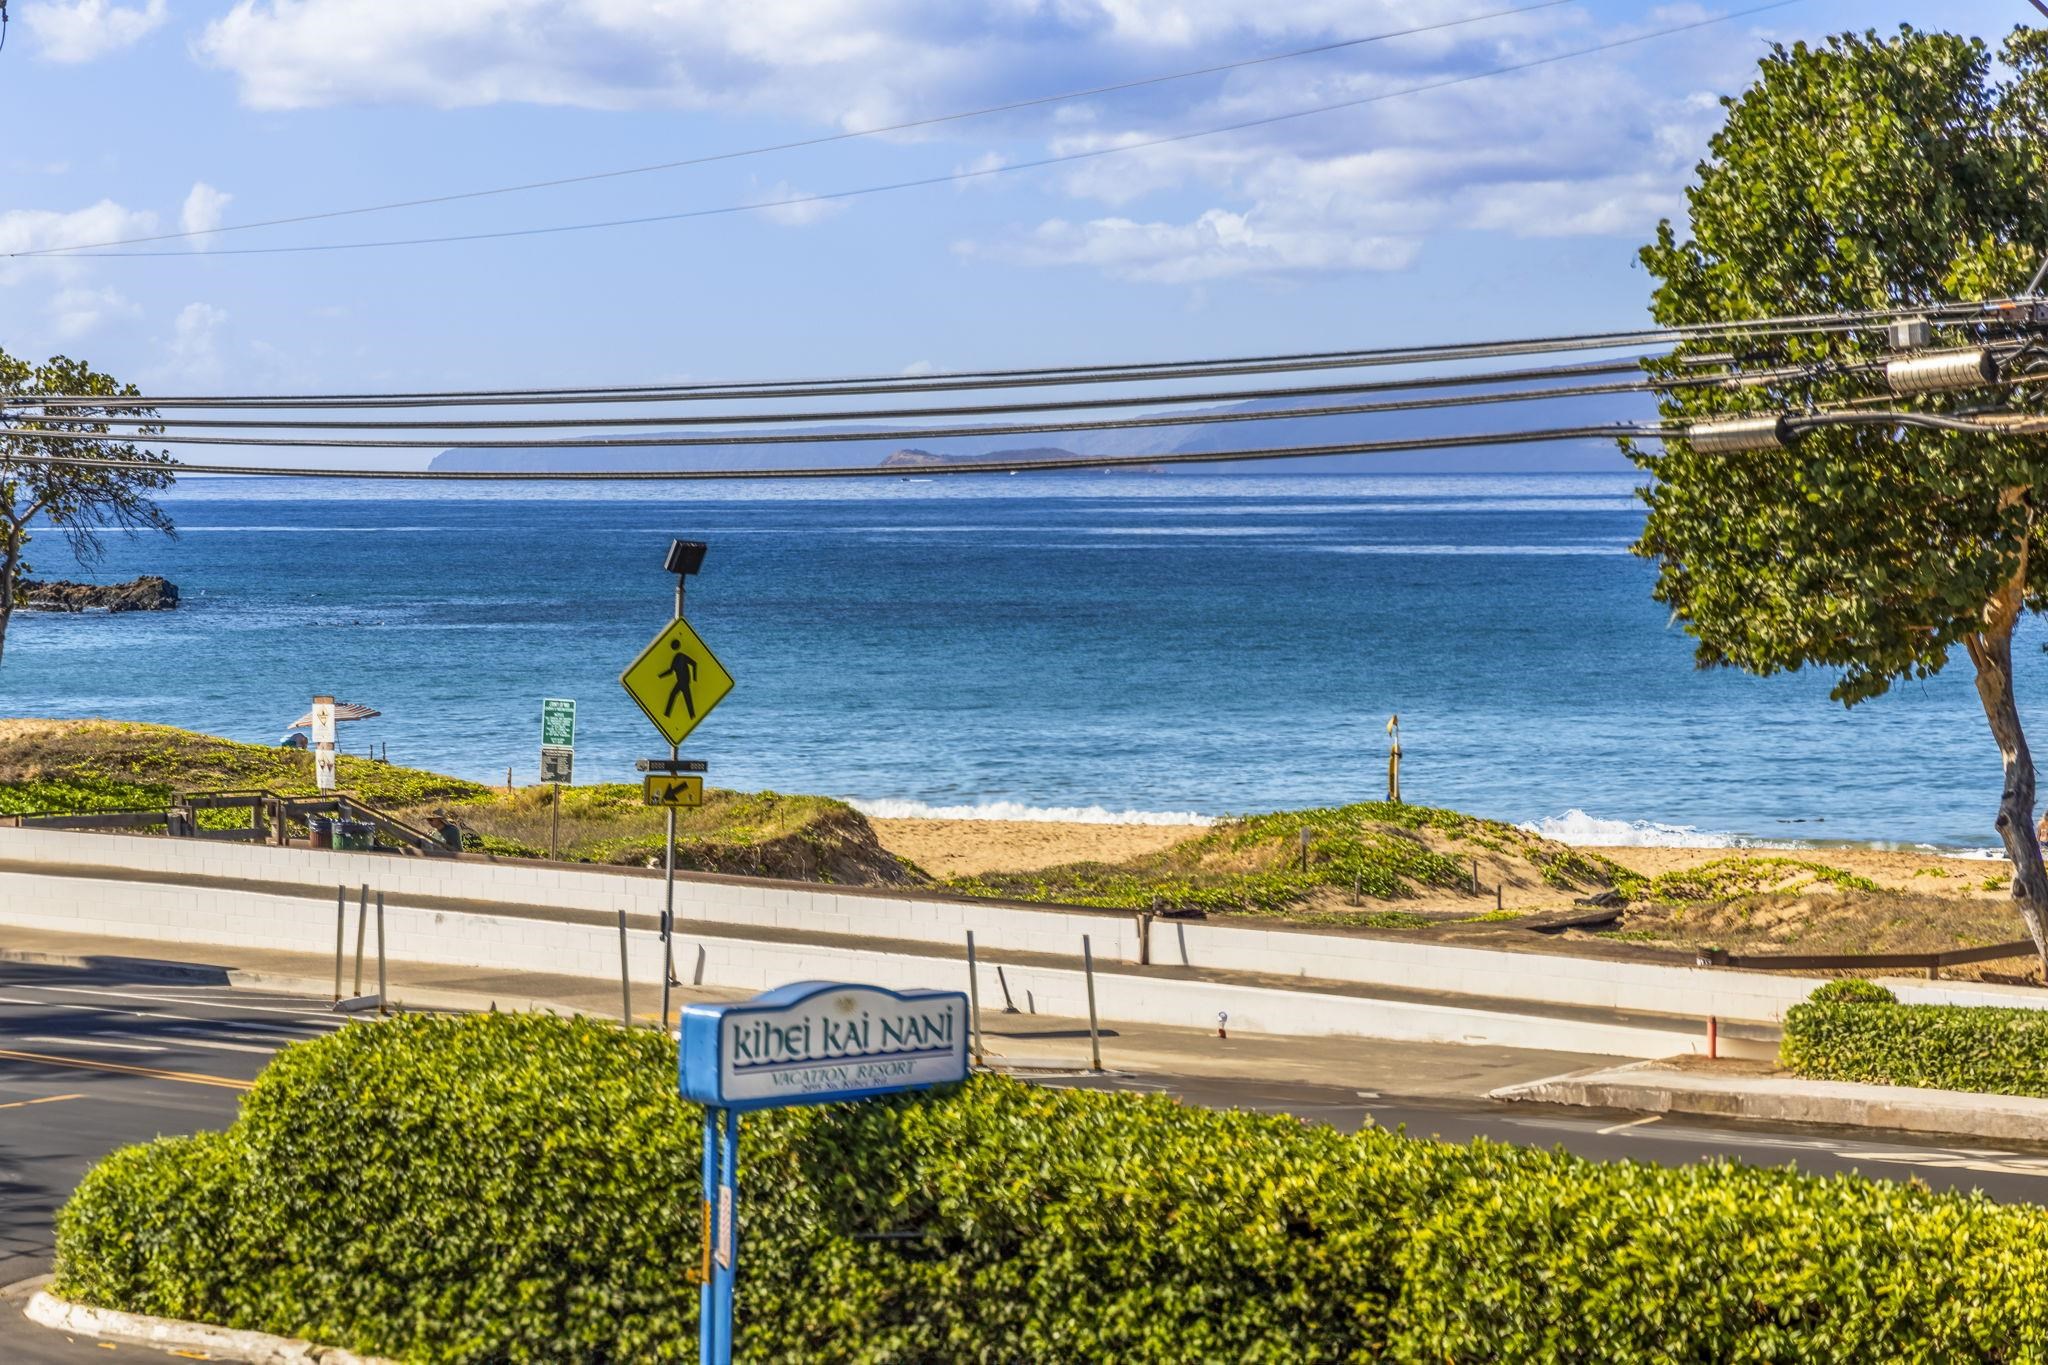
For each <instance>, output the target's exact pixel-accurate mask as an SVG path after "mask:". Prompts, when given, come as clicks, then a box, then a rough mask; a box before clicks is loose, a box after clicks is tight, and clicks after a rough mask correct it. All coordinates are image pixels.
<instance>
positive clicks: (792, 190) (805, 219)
mask: <svg viewBox="0 0 2048 1365" xmlns="http://www.w3.org/2000/svg"><path fill="white" fill-rule="evenodd" d="M747 202H748V203H749V204H759V205H761V216H762V217H763V218H766V219H767V220H768V221H769V222H771V223H780V224H781V225H782V226H784V227H808V226H809V225H811V224H812V223H815V222H817V221H818V220H819V219H821V218H830V217H831V216H832V215H833V214H835V213H838V212H839V211H840V210H841V209H844V208H845V207H846V201H845V200H843V199H813V198H810V197H809V196H808V194H807V192H806V191H804V190H800V189H798V188H797V187H796V186H794V185H792V184H790V183H789V182H788V181H787V180H781V181H777V182H776V183H775V184H773V185H770V186H768V187H767V188H766V189H762V190H756V191H755V192H754V193H752V194H750V195H748V196H747Z"/></svg>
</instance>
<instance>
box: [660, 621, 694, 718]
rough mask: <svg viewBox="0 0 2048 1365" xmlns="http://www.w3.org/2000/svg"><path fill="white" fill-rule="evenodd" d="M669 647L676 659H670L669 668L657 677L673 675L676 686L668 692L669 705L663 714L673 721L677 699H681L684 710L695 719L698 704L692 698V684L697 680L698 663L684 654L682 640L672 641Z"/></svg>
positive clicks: (663, 709) (663, 710) (665, 707)
mask: <svg viewBox="0 0 2048 1365" xmlns="http://www.w3.org/2000/svg"><path fill="white" fill-rule="evenodd" d="M668 647H669V648H670V649H672V650H674V651H675V652H676V653H675V657H674V658H673V659H670V660H669V661H668V667H667V668H664V669H662V670H661V672H660V673H659V674H657V675H656V676H657V677H663V678H665V677H667V676H668V675H669V674H671V673H673V674H675V678H676V685H675V686H674V687H671V688H670V689H669V690H668V704H667V705H665V706H663V707H662V708H661V713H662V714H663V715H664V716H668V717H670V718H671V719H673V718H674V716H675V713H676V698H677V697H681V698H682V699H683V710H684V711H685V712H687V713H688V714H689V715H690V716H691V717H692V718H693V719H694V718H695V717H696V714H697V703H696V702H695V701H693V700H692V699H691V697H690V684H691V683H693V682H695V681H696V680H697V661H696V660H695V659H693V658H691V657H690V656H689V655H687V654H685V653H683V642H682V641H681V640H670V641H669V642H668Z"/></svg>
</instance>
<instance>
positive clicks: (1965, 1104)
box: [1487, 1062, 2048, 1146]
mask: <svg viewBox="0 0 2048 1365" xmlns="http://www.w3.org/2000/svg"><path fill="white" fill-rule="evenodd" d="M1487 1098H1488V1099H1492V1100H1504V1101H1508V1102H1511V1103H1512V1102H1522V1103H1531V1102H1533V1103H1537V1104H1561V1105H1570V1106H1573V1107H1576V1108H1583V1109H1609V1110H1613V1109H1621V1110H1630V1111H1633V1112H1636V1113H1642V1114H1689V1115H1695V1116H1698V1117H1703V1118H1721V1119H1745V1120H1751V1121H1755V1122H1763V1123H1798V1124H1809V1125H1813V1126H1816V1127H1826V1128H1869V1129H1876V1130H1879V1131H1883V1132H1891V1133H1926V1134H1933V1135H1937V1136H1942V1137H1959V1138H1978V1139H1982V1138H1989V1139H1992V1140H1994V1141H1998V1142H2018V1143H2025V1144H2027V1145H2029V1146H2039V1145H2040V1144H2041V1142H2042V1141H2043V1140H2044V1137H2048V1100H2042V1099H2031V1098H2027V1097H2024V1096H2018V1095H1991V1094H1980V1093H1977V1092H1974V1091H1961V1090H1918V1089H1914V1088H1911V1087H1908V1086H1899V1085H1856V1084H1852V1083H1850V1082H1847V1081H1813V1080H1806V1079H1803V1078H1800V1077H1796V1076H1746V1077H1732V1076H1713V1075H1711V1074H1704V1073H1698V1072H1688V1071H1672V1070H1667V1069H1664V1068H1663V1067H1662V1066H1661V1065H1660V1064H1659V1063H1657V1062H1639V1063H1636V1064H1635V1065H1633V1066H1620V1067H1596V1068H1593V1069H1590V1070H1586V1071H1574V1072H1569V1073H1566V1074H1565V1075H1562V1076H1551V1077H1548V1078H1546V1079H1544V1080H1540V1081H1529V1082H1526V1083H1524V1084H1521V1085H1509V1086H1503V1087H1501V1088H1500V1089H1498V1090H1495V1091H1492V1092H1490V1093H1489V1094H1488V1095H1487Z"/></svg>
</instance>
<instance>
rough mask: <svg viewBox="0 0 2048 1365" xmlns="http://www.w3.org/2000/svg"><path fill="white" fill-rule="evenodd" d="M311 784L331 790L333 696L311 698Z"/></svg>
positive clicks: (332, 781) (332, 775)
mask: <svg viewBox="0 0 2048 1365" xmlns="http://www.w3.org/2000/svg"><path fill="white" fill-rule="evenodd" d="M313 785H314V786H316V787H318V788H319V789H320V790H321V791H324V792H331V791H333V790H334V787H335V777H334V698H332V697H315V698H313Z"/></svg>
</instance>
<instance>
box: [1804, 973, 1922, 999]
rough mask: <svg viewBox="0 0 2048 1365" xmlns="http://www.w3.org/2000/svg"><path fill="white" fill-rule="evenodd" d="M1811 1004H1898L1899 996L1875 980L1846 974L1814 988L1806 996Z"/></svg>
mask: <svg viewBox="0 0 2048 1365" xmlns="http://www.w3.org/2000/svg"><path fill="white" fill-rule="evenodd" d="M1806 1003H1807V1004H1809V1005H1896V1004H1898V1003H1899V997H1897V996H1896V995H1893V994H1892V993H1891V992H1890V991H1888V990H1886V989H1885V988H1884V987H1883V986H1880V985H1878V984H1877V983H1876V982H1875V981H1865V980H1864V979H1863V978H1862V977H1860V976H1845V977H1843V978H1841V979H1840V980H1839V981H1830V982H1827V983H1826V984H1825V985H1822V986H1818V987H1816V988H1815V989H1814V992H1813V994H1812V995H1809V996H1807V997H1806Z"/></svg>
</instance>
